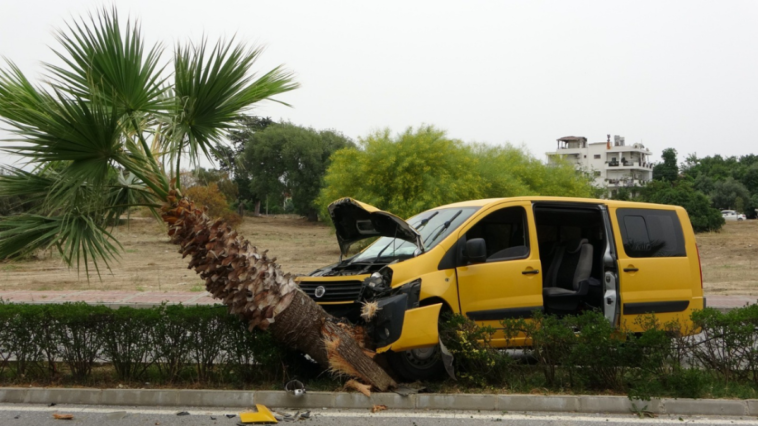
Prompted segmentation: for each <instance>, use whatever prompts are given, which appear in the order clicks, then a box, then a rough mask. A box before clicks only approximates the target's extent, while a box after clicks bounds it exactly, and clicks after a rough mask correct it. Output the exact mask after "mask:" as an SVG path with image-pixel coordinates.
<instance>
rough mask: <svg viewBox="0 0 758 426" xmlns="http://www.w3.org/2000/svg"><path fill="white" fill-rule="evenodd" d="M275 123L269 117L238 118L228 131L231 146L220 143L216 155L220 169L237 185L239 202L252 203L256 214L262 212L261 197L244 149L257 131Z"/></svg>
mask: <svg viewBox="0 0 758 426" xmlns="http://www.w3.org/2000/svg"><path fill="white" fill-rule="evenodd" d="M272 124H274V121H273V120H271V118H269V117H257V116H242V117H240V118H239V119H238V120H237V127H235V128H233V129H231V130H230V131H229V133H228V140H229V142H230V143H231V146H229V145H225V144H222V143H219V144H217V145H216V154H215V155H214V156H215V158H216V161H217V162H218V164H219V169H220V170H222V171H227V172H229V173H230V174H231V177H232V181H233V182H234V183H235V184H236V185H237V191H238V199H237V203H241V204H243V205H252V206H254V207H253V209H254V211H255V214H256V215H258V214H260V213H261V197H260V195H259V194H256V193H255V192H253V189H252V177H251V172H250V171H249V170H247V169H246V168H245V166H244V161H243V160H244V151H245V146H246V143H247V142H248V141H249V140H250V138H251V137H252V135H253V134H254V133H255V132H260V131H262V130H264V129H265V128H266V127H268V126H270V125H272Z"/></svg>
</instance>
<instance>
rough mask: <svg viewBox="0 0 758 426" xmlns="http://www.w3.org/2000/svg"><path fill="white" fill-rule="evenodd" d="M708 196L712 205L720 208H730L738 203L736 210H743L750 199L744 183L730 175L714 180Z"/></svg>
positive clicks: (733, 207)
mask: <svg viewBox="0 0 758 426" xmlns="http://www.w3.org/2000/svg"><path fill="white" fill-rule="evenodd" d="M710 196H711V202H712V203H713V206H714V207H716V208H720V209H730V210H731V209H735V208H737V206H738V205H740V207H741V208H739V209H738V210H739V211H743V210H744V206H745V204H746V203H747V202H749V201H750V192H749V191H748V190H747V188H745V185H743V184H741V183H740V182H738V181H736V180H734V178H732V177H728V178H726V179H724V180H720V181H718V182H716V183H715V184H714V185H713V191H711V193H710Z"/></svg>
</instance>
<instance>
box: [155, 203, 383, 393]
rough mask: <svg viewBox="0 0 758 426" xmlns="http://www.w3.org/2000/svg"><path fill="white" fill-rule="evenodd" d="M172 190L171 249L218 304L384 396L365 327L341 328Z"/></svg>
mask: <svg viewBox="0 0 758 426" xmlns="http://www.w3.org/2000/svg"><path fill="white" fill-rule="evenodd" d="M179 197H180V195H179V194H178V193H177V191H175V190H172V191H171V193H170V196H169V197H168V201H167V204H165V205H164V206H163V208H162V211H163V213H162V217H163V220H164V221H165V222H166V223H167V224H168V225H169V230H168V234H169V236H170V237H171V242H172V243H174V244H177V245H180V246H181V250H180V251H181V253H182V255H183V256H184V257H186V256H191V257H192V260H190V263H189V267H190V268H193V269H194V270H195V271H196V272H197V273H199V274H200V276H201V277H202V278H203V279H204V280H205V284H206V289H207V290H208V291H209V292H210V293H211V294H212V295H213V296H214V297H215V298H217V299H221V300H222V301H223V302H224V303H225V304H226V305H227V306H228V307H229V312H230V313H232V314H236V315H239V316H240V317H242V318H243V319H244V320H245V321H247V322H248V324H249V329H250V330H251V331H252V330H253V328H255V327H257V328H259V329H261V330H267V329H269V328H270V331H271V333H272V335H273V336H274V338H275V339H277V340H279V341H281V342H283V343H284V344H285V345H287V346H289V347H290V348H292V349H295V350H298V351H302V352H304V353H306V354H308V355H309V356H310V357H311V358H313V359H314V360H316V361H317V362H318V363H319V364H321V365H322V366H324V367H325V368H329V369H330V370H331V371H333V372H335V373H338V374H345V375H349V376H351V377H356V378H358V379H361V380H363V381H365V382H367V383H369V384H371V385H373V386H374V387H375V388H377V389H379V390H381V391H385V390H387V389H390V388H393V387H395V382H394V381H393V380H392V378H391V377H390V376H389V375H388V374H387V373H386V372H385V371H384V370H383V369H382V368H381V367H380V366H379V365H378V364H376V363H375V362H374V361H373V359H372V358H371V356H372V354H373V353H372V352H370V351H368V350H367V349H366V348H365V342H364V337H363V336H364V334H363V331H362V329H361V328H360V327H353V326H351V325H349V324H345V323H340V322H339V321H338V320H337V319H336V318H335V317H333V316H331V315H329V314H328V313H326V312H325V311H324V310H323V309H322V308H321V307H320V306H319V305H317V304H316V303H315V302H314V301H313V300H311V298H310V297H308V296H307V295H306V294H305V293H303V292H302V291H301V290H300V287H299V286H298V285H297V283H296V282H295V281H294V279H293V277H292V276H291V275H290V274H286V273H284V272H282V270H281V268H280V267H279V265H277V264H276V263H275V261H276V258H271V259H269V258H268V256H267V255H266V254H267V253H266V251H264V252H262V253H259V252H258V250H257V249H256V248H255V247H253V246H251V245H250V242H249V241H247V240H243V239H242V238H241V237H239V236H238V235H237V232H236V231H234V230H232V228H231V227H230V226H228V225H227V224H226V222H224V221H223V220H221V219H218V220H216V221H215V222H211V221H210V220H209V219H208V217H207V216H206V215H205V213H204V212H203V211H201V210H199V209H197V208H195V205H194V203H192V202H191V201H190V200H188V199H186V198H179Z"/></svg>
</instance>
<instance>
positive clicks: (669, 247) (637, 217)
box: [616, 209, 687, 257]
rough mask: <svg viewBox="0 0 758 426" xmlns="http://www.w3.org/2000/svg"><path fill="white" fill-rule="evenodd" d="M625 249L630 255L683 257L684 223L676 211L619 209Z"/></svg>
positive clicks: (685, 253) (617, 211)
mask: <svg viewBox="0 0 758 426" xmlns="http://www.w3.org/2000/svg"><path fill="white" fill-rule="evenodd" d="M616 217H617V218H618V223H619V228H620V229H621V239H622V241H623V242H624V252H626V254H627V255H629V257H682V256H687V252H686V250H685V248H684V234H683V233H682V225H681V223H680V222H679V217H678V216H677V215H676V212H675V211H671V210H652V209H618V210H616Z"/></svg>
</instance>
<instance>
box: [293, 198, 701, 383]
mask: <svg viewBox="0 0 758 426" xmlns="http://www.w3.org/2000/svg"><path fill="white" fill-rule="evenodd" d="M329 214H330V215H331V218H332V220H333V221H334V225H335V229H336V234H337V241H338V244H339V247H340V251H341V253H342V255H341V256H340V260H339V262H337V263H335V264H333V265H329V266H326V267H323V268H320V269H318V270H316V271H314V272H312V273H311V274H309V275H307V276H303V277H300V278H299V283H300V286H301V288H302V289H303V290H304V291H305V292H306V293H307V294H308V295H309V296H310V297H312V298H313V299H314V300H315V301H316V302H317V303H319V304H320V305H321V306H322V307H323V308H324V309H326V310H327V311H328V312H330V313H331V314H333V315H335V316H338V317H343V318H347V319H348V320H350V321H352V322H361V321H363V320H362V319H361V318H360V312H361V307H362V303H363V302H372V301H375V302H377V304H378V308H379V310H378V311H377V313H376V315H375V316H373V317H372V318H371V319H370V321H368V324H366V325H367V327H368V330H369V331H370V332H371V333H372V336H373V338H374V342H375V343H376V345H377V348H376V350H377V352H387V354H388V358H389V360H390V362H391V364H392V366H393V367H394V369H395V370H396V371H397V372H398V373H399V374H400V375H402V376H404V378H406V379H411V380H412V379H425V378H430V377H433V376H435V375H437V374H439V373H440V372H441V371H442V368H443V366H442V361H441V357H440V355H439V344H438V343H439V336H438V333H437V324H438V318H439V316H440V314H441V313H442V312H453V313H459V314H462V315H465V316H467V317H468V318H470V319H472V320H474V321H476V322H477V323H479V324H480V325H490V326H492V327H495V328H498V327H500V324H499V323H500V321H502V320H503V319H506V318H529V317H531V316H532V315H533V314H534V312H535V311H543V312H545V313H548V314H557V315H566V314H572V313H578V312H580V311H582V310H587V309H594V310H598V311H601V312H603V313H604V315H605V318H606V319H607V320H608V321H609V322H611V323H612V324H614V325H615V326H617V327H619V328H624V329H625V330H629V331H639V330H635V327H637V325H636V324H635V321H634V320H635V318H636V317H637V316H638V315H642V314H646V313H655V314H656V316H657V317H658V318H659V319H660V320H661V321H663V322H667V321H670V320H675V319H676V320H679V321H684V322H687V321H689V317H690V313H691V312H692V311H693V310H697V309H703V308H704V307H705V298H704V297H703V284H702V273H701V270H700V258H699V254H698V249H697V246H696V244H695V235H694V233H693V231H692V225H691V224H690V220H689V217H688V216H687V212H686V211H685V210H684V209H683V208H682V207H678V206H670V205H658V204H646V203H636V202H627V201H613V200H600V199H581V198H560V197H518V198H498V199H487V200H474V201H464V202H460V203H455V204H449V205H446V206H441V207H437V208H434V209H431V210H428V211H425V212H423V213H420V214H418V215H416V216H414V217H412V218H410V219H408V220H407V221H405V220H402V219H400V218H398V217H397V216H395V215H393V214H391V213H387V212H383V211H381V210H379V209H377V208H375V207H373V206H370V205H367V204H364V203H361V202H360V201H356V200H353V199H350V198H342V199H340V200H337V201H335V202H334V203H332V204H331V205H330V206H329ZM371 237H379V238H378V239H377V240H376V241H375V242H373V243H372V244H371V245H370V246H368V247H367V248H366V249H364V250H363V251H361V252H360V253H358V254H357V255H354V256H351V257H347V252H348V248H349V247H350V245H351V244H353V243H355V242H357V241H360V240H363V239H366V238H371ZM364 322H365V321H364ZM520 343H523V342H520ZM492 344H493V345H495V346H498V347H503V346H505V345H506V341H505V339H504V338H503V337H502V336H499V337H498V336H497V335H496V336H495V339H494V340H493V341H492ZM511 344H513V343H511ZM516 344H519V342H516Z"/></svg>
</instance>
